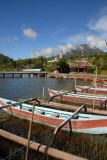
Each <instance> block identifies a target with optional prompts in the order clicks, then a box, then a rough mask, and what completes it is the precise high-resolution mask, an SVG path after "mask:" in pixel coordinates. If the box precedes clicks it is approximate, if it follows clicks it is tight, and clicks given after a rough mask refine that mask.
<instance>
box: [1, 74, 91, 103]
mask: <svg viewBox="0 0 107 160" xmlns="http://www.w3.org/2000/svg"><path fill="white" fill-rule="evenodd" d="M86 83H87V84H88V85H90V84H91V82H89V81H88V82H84V81H80V80H79V81H77V84H79V85H83V84H86ZM74 84H75V83H74V79H58V78H45V77H39V78H38V77H32V78H30V77H26V78H0V97H3V98H7V99H11V100H18V99H19V98H24V99H27V98H30V97H34V96H38V95H42V91H43V87H44V88H45V95H46V96H49V95H48V88H50V89H66V90H70V89H74Z"/></svg>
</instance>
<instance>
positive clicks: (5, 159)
mask: <svg viewBox="0 0 107 160" xmlns="http://www.w3.org/2000/svg"><path fill="white" fill-rule="evenodd" d="M51 136H53V133H52V134H50V135H48V136H45V137H43V138H40V139H37V140H36V141H32V142H31V143H30V144H32V143H34V142H38V141H41V140H44V139H47V138H48V137H51ZM25 147H27V144H26V145H24V146H22V147H21V148H19V149H18V150H16V151H15V152H13V153H11V154H10V155H8V156H7V157H5V158H4V159H2V160H7V159H8V158H10V157H12V156H13V155H14V154H16V153H17V152H18V151H20V150H21V149H23V148H25Z"/></svg>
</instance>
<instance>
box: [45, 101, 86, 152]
mask: <svg viewBox="0 0 107 160" xmlns="http://www.w3.org/2000/svg"><path fill="white" fill-rule="evenodd" d="M83 108H84V110H85V112H87V108H86V105H85V104H84V105H82V106H81V107H80V108H78V109H77V110H76V111H75V112H74V113H73V114H72V115H71V116H69V117H68V118H67V119H66V120H65V121H63V122H62V123H60V124H59V125H58V126H57V127H56V128H55V130H54V133H53V136H52V139H51V141H50V143H49V144H48V145H47V147H46V149H45V154H47V151H48V148H49V147H50V146H51V145H52V143H53V141H54V139H55V137H56V135H57V133H58V131H59V130H60V129H61V128H63V127H64V126H65V125H66V124H67V123H69V126H70V132H71V131H72V126H71V119H72V118H74V117H75V116H76V115H77V114H78V113H79V112H80V111H81V110H82V109H83Z"/></svg>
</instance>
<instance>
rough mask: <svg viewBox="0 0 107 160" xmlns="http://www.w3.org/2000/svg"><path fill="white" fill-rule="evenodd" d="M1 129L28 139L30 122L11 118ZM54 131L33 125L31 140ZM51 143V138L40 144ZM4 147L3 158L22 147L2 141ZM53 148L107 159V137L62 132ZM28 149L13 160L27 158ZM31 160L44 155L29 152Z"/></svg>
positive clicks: (94, 158)
mask: <svg viewBox="0 0 107 160" xmlns="http://www.w3.org/2000/svg"><path fill="white" fill-rule="evenodd" d="M0 128H1V129H5V130H6V131H9V132H11V133H14V134H16V135H19V136H21V137H24V138H27V135H28V128H29V121H27V120H23V119H18V118H16V117H13V116H9V117H8V119H7V120H6V121H2V122H0ZM53 131H54V129H53V128H50V127H48V126H46V125H42V124H39V123H33V125H32V132H31V140H33V141H36V140H38V139H40V138H43V137H45V136H47V135H50V134H52V133H53ZM2 141H3V143H2ZM49 141H50V138H47V139H45V140H42V141H39V142H38V143H40V144H43V145H47V144H48V143H49ZM3 147H4V151H3V152H4V153H3V154H2V149H0V153H1V155H3V157H2V158H4V157H6V156H7V155H9V154H10V153H12V152H14V151H16V150H17V149H18V148H20V147H21V146H20V145H18V144H15V143H12V142H10V141H7V140H5V139H4V140H2V139H0V148H3ZM52 147H54V148H56V149H59V150H62V151H64V152H68V153H71V154H74V155H77V156H80V157H84V158H87V159H90V160H106V159H107V135H89V134H78V133H72V134H71V137H70V134H69V132H68V131H62V130H61V131H60V132H59V133H58V134H57V136H56V139H55V141H54V143H53V144H52ZM25 151H26V149H22V150H21V151H19V152H18V153H16V154H15V157H14V156H13V157H12V160H19V159H21V160H23V159H24V158H25ZM29 157H30V160H36V159H40V160H41V159H42V157H43V154H41V153H38V152H36V151H32V150H29ZM43 159H45V160H46V159H48V160H51V159H54V158H52V157H46V156H45V157H44V158H43Z"/></svg>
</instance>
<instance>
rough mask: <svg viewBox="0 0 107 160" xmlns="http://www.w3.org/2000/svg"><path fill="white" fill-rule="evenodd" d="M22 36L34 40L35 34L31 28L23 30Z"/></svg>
mask: <svg viewBox="0 0 107 160" xmlns="http://www.w3.org/2000/svg"><path fill="white" fill-rule="evenodd" d="M23 35H24V36H26V37H28V38H29V39H36V38H37V33H36V32H35V31H34V30H32V29H31V28H26V29H23Z"/></svg>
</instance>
